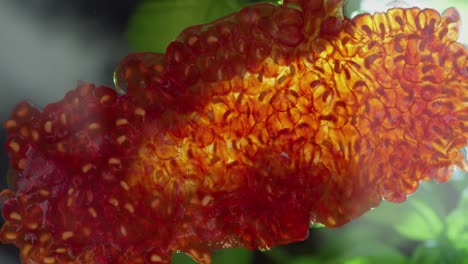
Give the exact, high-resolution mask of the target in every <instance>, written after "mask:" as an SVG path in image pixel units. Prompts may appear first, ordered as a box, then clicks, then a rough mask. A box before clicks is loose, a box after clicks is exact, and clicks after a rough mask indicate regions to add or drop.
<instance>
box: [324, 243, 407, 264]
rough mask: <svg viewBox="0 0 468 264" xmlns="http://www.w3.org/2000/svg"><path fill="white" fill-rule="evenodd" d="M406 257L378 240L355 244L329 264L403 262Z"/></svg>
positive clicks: (394, 263)
mask: <svg viewBox="0 0 468 264" xmlns="http://www.w3.org/2000/svg"><path fill="white" fill-rule="evenodd" d="M406 262H407V260H406V257H405V256H404V255H403V254H402V253H401V252H399V251H398V250H397V249H395V248H393V247H391V246H389V245H386V244H383V243H378V242H372V241H370V242H369V243H361V244H356V245H355V246H354V247H351V248H349V249H347V250H346V251H345V253H344V254H342V255H341V256H340V257H338V258H337V259H336V260H334V261H331V262H330V264H341V263H346V264H366V263H369V264H371V263H379V264H403V263H406Z"/></svg>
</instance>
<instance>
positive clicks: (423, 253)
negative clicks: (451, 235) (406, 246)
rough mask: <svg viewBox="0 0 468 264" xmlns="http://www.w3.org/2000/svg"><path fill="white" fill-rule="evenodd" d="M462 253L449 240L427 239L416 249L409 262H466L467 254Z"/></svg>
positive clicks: (426, 263)
mask: <svg viewBox="0 0 468 264" xmlns="http://www.w3.org/2000/svg"><path fill="white" fill-rule="evenodd" d="M461 253H462V251H459V250H457V249H455V248H454V247H453V244H451V243H449V242H448V241H447V240H440V241H427V242H426V243H424V244H422V245H421V246H419V247H418V248H417V249H416V250H415V251H414V253H413V255H412V256H411V259H410V262H409V264H420V263H424V264H452V263H464V262H462V261H463V260H465V257H466V255H464V254H461Z"/></svg>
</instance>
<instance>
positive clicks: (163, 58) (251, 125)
mask: <svg viewBox="0 0 468 264" xmlns="http://www.w3.org/2000/svg"><path fill="white" fill-rule="evenodd" d="M343 2H344V1H343V0H325V1H323V2H322V1H317V0H315V1H309V0H307V1H306V0H303V1H299V0H296V1H285V4H284V5H279V6H277V5H273V4H257V5H252V6H248V7H246V8H244V9H242V10H240V11H239V12H237V13H234V14H232V15H229V16H227V17H225V18H222V19H220V20H217V21H215V22H212V23H210V24H206V25H201V26H194V27H191V28H188V29H186V30H185V31H183V32H182V33H181V34H180V35H179V37H178V38H177V39H176V40H175V41H174V42H172V43H171V44H170V45H169V47H168V48H167V51H166V53H165V54H154V53H137V54H130V55H128V56H127V57H126V58H124V60H122V62H121V63H120V64H119V65H118V67H117V70H116V79H117V86H118V90H119V91H120V93H121V94H120V95H118V94H117V93H116V92H115V91H114V90H113V89H111V88H108V87H95V86H94V85H92V84H88V83H79V85H78V87H77V88H76V89H74V90H72V91H70V92H68V93H67V94H66V96H65V98H64V99H63V100H62V101H59V102H57V103H53V104H49V105H47V106H46V108H45V109H43V110H42V111H39V110H37V109H36V108H34V107H33V106H31V105H30V104H28V103H25V102H22V103H19V104H18V105H17V107H16V109H15V110H14V111H13V114H12V115H11V117H10V119H8V120H7V121H5V123H4V125H5V127H6V129H7V130H8V142H7V144H6V149H7V151H8V153H9V155H10V161H11V167H12V170H13V171H14V172H15V174H16V177H15V182H14V186H13V187H12V190H5V191H3V194H2V197H3V198H4V199H5V202H4V205H3V216H4V218H5V220H6V223H5V224H4V225H3V227H2V229H1V231H0V239H1V241H2V242H3V243H14V244H15V245H16V246H17V247H19V248H20V249H21V258H22V260H23V261H24V262H25V263H29V262H33V263H45V264H53V263H169V262H170V258H171V254H172V253H173V252H174V251H177V250H180V251H183V252H186V253H187V254H189V255H190V256H192V257H193V258H194V259H195V260H197V261H199V262H201V263H210V261H211V260H210V259H211V257H210V253H211V251H212V250H214V249H218V248H227V247H239V246H243V247H246V248H249V249H255V248H263V249H267V248H270V247H272V246H275V245H280V244H286V243H291V242H295V241H300V240H303V239H305V238H306V237H307V234H308V229H309V224H310V222H311V221H312V222H316V223H323V224H325V225H326V226H328V227H337V226H340V225H343V224H345V223H347V222H348V221H350V220H352V219H354V218H356V217H358V216H360V215H362V214H363V213H364V212H366V211H368V210H369V209H370V208H372V207H376V206H377V205H378V204H379V202H380V201H381V199H382V198H383V199H386V200H389V201H392V202H403V201H404V200H405V199H406V196H407V195H408V194H410V193H412V192H414V191H415V190H416V189H417V187H418V182H419V181H420V180H430V179H435V180H437V181H440V182H442V181H446V180H448V178H449V177H450V174H451V171H452V170H453V168H454V166H458V167H460V168H462V169H465V170H466V169H467V164H466V162H465V161H464V159H463V156H462V154H461V153H460V151H459V150H460V149H461V148H463V147H464V146H466V144H467V139H468V107H467V100H468V99H467V98H468V68H467V67H468V60H467V59H468V50H467V48H466V47H465V46H463V45H462V44H460V43H457V42H456V39H457V34H458V27H459V24H460V17H459V14H458V13H457V12H456V11H455V10H454V9H448V10H447V11H445V13H444V14H442V16H440V15H439V14H438V13H437V12H436V11H434V10H431V9H425V10H420V9H417V8H410V9H401V8H397V9H391V10H389V11H388V12H387V13H378V14H375V15H369V14H362V15H359V16H357V17H355V18H353V19H352V20H350V19H347V18H344V17H343V15H342V6H343Z"/></svg>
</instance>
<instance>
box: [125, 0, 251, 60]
mask: <svg viewBox="0 0 468 264" xmlns="http://www.w3.org/2000/svg"><path fill="white" fill-rule="evenodd" d="M243 4H246V0H239V1H238V0H146V1H143V2H142V4H140V5H139V6H138V7H137V8H136V10H135V11H134V13H133V15H132V17H131V19H130V22H129V25H128V29H127V37H128V41H129V43H130V45H131V47H132V48H133V49H135V50H136V51H153V52H164V51H165V49H166V46H167V45H168V44H169V43H170V42H171V41H172V40H174V39H175V38H176V37H177V35H178V34H179V33H180V32H181V31H182V30H183V29H185V28H187V27H189V26H192V25H197V24H202V23H207V22H210V21H213V20H215V19H218V18H220V17H222V16H225V15H227V14H229V13H231V12H234V11H237V10H238V9H239V8H240V7H241V6H242V5H243Z"/></svg>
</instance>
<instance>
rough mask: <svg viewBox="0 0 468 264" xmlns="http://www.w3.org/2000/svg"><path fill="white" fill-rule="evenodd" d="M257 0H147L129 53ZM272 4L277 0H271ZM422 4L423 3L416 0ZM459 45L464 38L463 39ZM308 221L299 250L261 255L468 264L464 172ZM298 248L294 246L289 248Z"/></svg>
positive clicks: (224, 256)
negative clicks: (338, 220) (329, 224)
mask: <svg viewBox="0 0 468 264" xmlns="http://www.w3.org/2000/svg"><path fill="white" fill-rule="evenodd" d="M252 2H256V1H248V0H146V1H143V3H142V4H141V5H140V6H139V8H137V9H136V11H135V13H134V15H133V17H132V19H131V21H130V23H129V27H128V40H129V42H130V45H131V46H132V47H133V49H134V50H135V51H154V52H164V50H165V48H166V46H167V45H168V44H169V43H170V41H171V40H173V39H174V38H175V37H176V36H177V34H178V33H179V32H181V31H182V30H183V29H184V28H186V27H187V26H190V25H196V24H200V23H206V22H209V21H212V20H215V19H217V18H219V17H222V16H224V15H226V14H229V13H231V12H234V11H236V10H238V9H239V8H241V7H242V6H244V5H246V4H249V3H252ZM270 2H277V1H270ZM349 2H350V3H351V4H350V5H349V6H347V7H346V9H345V12H346V15H348V16H350V15H351V14H352V13H356V12H357V13H360V12H365V11H366V10H365V7H363V8H364V9H361V8H360V5H359V3H360V0H358V1H354V0H349ZM421 2H425V3H428V2H430V1H421ZM431 3H433V6H431V7H433V8H435V9H437V10H439V11H443V10H444V8H445V7H447V6H456V7H457V9H458V10H459V11H460V13H461V14H462V18H463V17H464V15H465V17H466V15H467V14H468V1H465V0H449V1H432V2H431ZM463 41H464V42H466V40H463ZM320 227H321V226H320V225H312V226H311V228H313V229H312V230H311V231H313V232H312V234H311V237H310V238H309V240H314V241H315V242H317V241H318V243H315V244H318V246H316V247H314V248H310V249H309V248H308V246H309V245H310V243H307V241H306V242H303V243H297V244H296V247H301V248H302V249H301V250H300V252H301V253H300V254H296V253H294V252H291V251H292V250H290V248H288V247H287V246H284V247H275V248H273V249H272V250H270V251H266V252H256V253H255V254H257V255H258V254H262V255H263V256H264V259H268V260H269V261H270V263H277V264H317V263H324V264H371V263H372V264H373V263H380V264H420V263H421V264H431V263H434V264H435V263H438V264H440V263H446V264H454V263H460V264H468V174H466V173H462V172H460V171H458V172H456V173H455V174H454V176H453V179H452V180H451V181H450V182H449V183H448V184H437V183H435V182H424V183H421V184H420V187H419V189H418V191H417V192H416V193H415V194H413V195H410V196H409V197H408V200H407V201H406V202H404V203H402V204H392V203H388V202H385V201H384V202H383V203H382V204H381V205H380V206H379V207H378V208H376V209H374V210H372V211H370V212H368V213H367V214H365V215H364V216H362V217H361V218H359V219H357V220H355V221H353V222H352V223H349V224H347V225H345V226H343V227H341V228H337V229H326V228H320ZM296 251H297V250H296ZM253 261H254V252H251V251H248V250H245V249H242V248H239V249H223V250H219V251H217V252H216V253H215V255H214V261H213V263H214V264H217V263H223V264H242V263H253ZM173 263H174V264H189V263H190V264H193V263H195V262H194V261H193V260H192V259H191V258H190V257H188V256H186V255H185V254H182V253H178V254H174V256H173Z"/></svg>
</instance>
